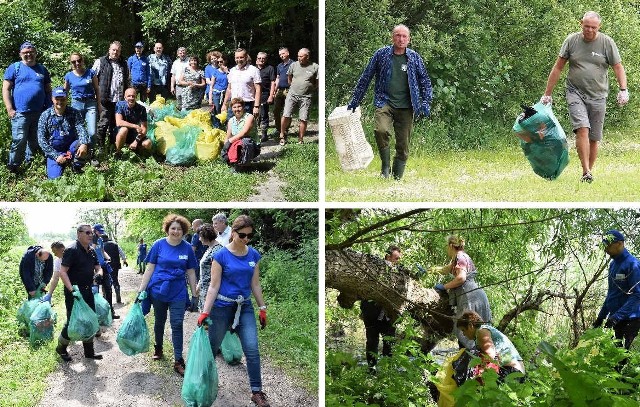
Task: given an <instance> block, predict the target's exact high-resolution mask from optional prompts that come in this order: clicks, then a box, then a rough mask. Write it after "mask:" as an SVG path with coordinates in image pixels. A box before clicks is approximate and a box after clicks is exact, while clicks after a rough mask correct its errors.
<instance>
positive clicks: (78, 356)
mask: <svg viewBox="0 0 640 407" xmlns="http://www.w3.org/2000/svg"><path fill="white" fill-rule="evenodd" d="M140 277H141V276H140V275H137V274H135V272H134V271H132V270H131V269H123V270H121V272H120V284H121V287H122V292H123V301H125V304H118V305H117V307H116V313H118V314H119V315H120V316H121V317H122V318H124V316H125V315H126V314H127V312H128V310H129V306H130V304H129V303H128V302H129V301H130V297H133V296H132V293H133V292H135V291H136V289H137V287H138V284H139V281H140ZM114 297H115V296H114ZM197 316H198V314H197V313H186V314H185V322H184V338H185V339H184V341H185V342H184V348H185V349H184V357H185V359H186V357H187V354H188V345H189V343H188V341H189V339H190V338H191V335H192V333H193V332H194V330H195V327H196V321H197ZM63 318H64V317H63ZM122 318H121V319H119V320H115V321H114V323H113V326H111V327H110V328H102V330H103V334H102V336H101V337H99V338H96V340H95V349H96V352H97V353H100V354H102V355H103V356H104V359H103V360H98V361H94V360H88V359H85V358H84V357H83V355H82V345H81V344H80V343H79V342H77V343H75V344H73V345H70V346H69V353H70V355H71V357H72V358H73V361H71V362H69V363H64V362H60V368H59V369H58V370H57V371H56V372H54V373H52V374H51V375H49V377H48V379H47V382H48V383H49V387H48V388H47V391H46V393H45V395H44V396H43V398H42V400H41V401H40V403H39V404H38V406H42V407H45V406H47V407H48V406H65V407H76V406H104V407H107V406H109V407H124V406H140V407H146V406H154V407H156V406H181V405H184V403H183V402H182V399H181V398H180V391H181V389H182V378H181V377H180V376H178V375H177V374H176V373H174V372H173V357H172V356H171V355H169V356H168V357H167V356H165V359H164V360H163V361H161V362H153V361H152V360H151V354H152V352H149V353H146V354H140V355H136V356H126V355H125V354H124V353H122V352H121V351H120V349H119V348H118V345H117V343H116V341H115V338H116V333H117V329H118V327H119V326H120V322H121V321H122ZM61 322H63V323H64V321H61ZM267 329H268V328H267ZM151 335H152V339H151V341H152V350H153V332H152V333H151ZM170 335H171V334H170V328H169V321H168V320H167V324H166V329H165V342H166V341H169V342H170V341H171V337H170ZM166 353H167V352H165V354H166ZM187 363H188V362H187ZM216 365H217V367H218V377H219V382H220V384H219V388H218V398H217V400H216V401H215V403H214V404H213V405H214V406H216V407H249V406H253V405H254V404H253V403H252V402H251V392H250V391H249V379H248V377H247V371H246V365H245V364H244V359H243V363H241V364H240V365H237V366H229V365H227V363H226V362H225V361H224V359H222V356H220V355H218V356H217V357H216ZM262 382H263V386H264V387H263V390H264V392H265V393H266V394H267V397H268V400H269V402H270V403H271V405H272V406H273V407H299V406H317V405H318V397H317V395H310V394H309V393H308V392H307V391H306V390H305V389H302V388H300V387H298V386H296V385H295V384H293V383H292V380H291V379H290V378H288V377H287V376H285V374H284V373H283V372H282V371H281V370H279V369H277V368H274V367H272V366H271V365H270V364H269V362H268V360H266V358H265V357H262Z"/></svg>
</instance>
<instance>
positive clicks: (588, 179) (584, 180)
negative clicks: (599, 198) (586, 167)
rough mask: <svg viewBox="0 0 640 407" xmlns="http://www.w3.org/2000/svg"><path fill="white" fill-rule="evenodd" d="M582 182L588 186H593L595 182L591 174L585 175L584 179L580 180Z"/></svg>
mask: <svg viewBox="0 0 640 407" xmlns="http://www.w3.org/2000/svg"><path fill="white" fill-rule="evenodd" d="M580 182H586V183H588V184H591V183H592V182H593V175H591V173H590V172H587V173H586V174H583V175H582V178H580Z"/></svg>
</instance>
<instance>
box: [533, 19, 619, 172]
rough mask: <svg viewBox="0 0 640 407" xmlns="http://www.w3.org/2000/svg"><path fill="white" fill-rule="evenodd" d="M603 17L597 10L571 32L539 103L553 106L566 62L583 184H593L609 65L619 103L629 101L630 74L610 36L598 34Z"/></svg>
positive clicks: (605, 101)
mask: <svg viewBox="0 0 640 407" xmlns="http://www.w3.org/2000/svg"><path fill="white" fill-rule="evenodd" d="M601 20H602V19H601V17H600V15H599V14H598V13H596V12H595V11H587V12H586V13H584V16H583V17H582V20H580V25H581V26H582V30H581V31H580V32H576V33H572V34H569V36H567V38H566V39H565V40H564V42H563V43H562V47H560V52H559V55H558V57H557V59H556V62H555V64H554V65H553V68H551V72H550V73H549V78H548V79H547V87H546V88H545V90H544V95H542V98H540V102H542V103H544V104H551V103H552V101H553V99H552V97H551V95H552V93H553V88H554V87H555V86H556V84H557V83H558V81H559V80H560V75H561V73H562V70H563V69H564V67H565V65H566V64H567V62H569V73H568V74H567V81H566V83H567V89H566V98H567V105H568V110H569V118H570V119H571V126H572V127H573V132H574V133H575V134H576V150H577V151H578V158H580V164H581V165H582V178H580V181H581V182H586V183H591V182H593V174H592V171H593V166H594V164H595V162H596V158H597V155H598V144H599V142H600V141H602V129H603V126H604V118H605V112H606V110H607V96H608V94H609V75H608V70H609V66H611V68H612V69H613V73H614V74H615V75H616V79H617V81H618V86H619V87H620V91H619V92H618V97H617V99H618V104H619V105H624V104H626V103H627V102H629V91H628V90H627V75H626V73H625V71H624V67H623V66H622V58H621V57H620V53H619V52H618V47H617V46H616V43H615V42H614V41H613V39H612V38H611V37H609V36H608V35H606V34H603V33H601V32H599V30H600V23H601Z"/></svg>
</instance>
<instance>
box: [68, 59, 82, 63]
mask: <svg viewBox="0 0 640 407" xmlns="http://www.w3.org/2000/svg"><path fill="white" fill-rule="evenodd" d="M70 62H71V63H72V64H81V63H82V60H81V59H72V60H71V61H70Z"/></svg>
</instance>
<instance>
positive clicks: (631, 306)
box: [593, 230, 640, 350]
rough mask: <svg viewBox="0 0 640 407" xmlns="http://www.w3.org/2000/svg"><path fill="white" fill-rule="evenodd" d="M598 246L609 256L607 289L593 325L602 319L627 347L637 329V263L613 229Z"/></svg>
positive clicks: (639, 321) (639, 319)
mask: <svg viewBox="0 0 640 407" xmlns="http://www.w3.org/2000/svg"><path fill="white" fill-rule="evenodd" d="M602 245H603V247H604V251H605V252H606V253H607V254H608V255H609V256H611V263H610V264H609V273H608V275H607V281H608V283H609V288H608V290H607V297H606V298H605V300H604V304H603V305H602V308H601V309H600V312H599V313H598V317H597V318H596V320H595V322H594V323H593V327H594V328H597V327H600V326H601V325H602V323H603V322H605V320H606V322H605V325H604V326H605V328H613V330H614V332H615V337H616V339H619V340H621V341H622V343H621V345H623V346H624V348H625V349H627V350H628V349H629V348H630V347H631V343H632V342H633V340H634V339H635V337H636V336H637V335H638V331H639V330H640V262H638V259H637V258H636V257H634V256H633V255H632V254H631V253H629V251H628V250H627V249H626V248H625V246H624V236H623V235H622V233H620V232H619V231H617V230H609V231H608V232H606V233H605V234H604V236H603V238H602Z"/></svg>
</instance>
